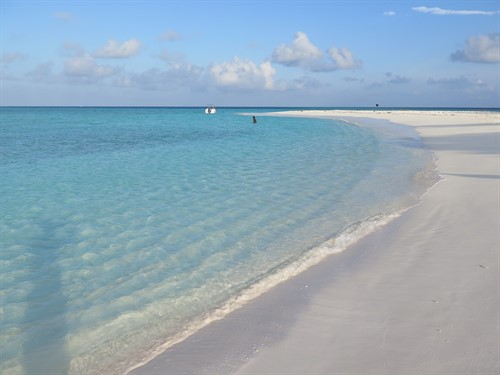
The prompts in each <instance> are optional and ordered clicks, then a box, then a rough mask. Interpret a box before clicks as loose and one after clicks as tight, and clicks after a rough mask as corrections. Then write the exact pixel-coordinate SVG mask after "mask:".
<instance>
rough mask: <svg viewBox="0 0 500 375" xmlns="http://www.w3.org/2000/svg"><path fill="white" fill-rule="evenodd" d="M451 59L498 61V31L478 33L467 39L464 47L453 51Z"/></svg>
mask: <svg viewBox="0 0 500 375" xmlns="http://www.w3.org/2000/svg"><path fill="white" fill-rule="evenodd" d="M450 58H451V59H452V60H453V61H463V62H476V63H498V62H500V33H493V34H489V35H479V36H474V37H470V38H469V39H467V44H466V46H465V48H464V49H462V50H458V51H456V52H455V53H453V54H452V55H451V56H450Z"/></svg>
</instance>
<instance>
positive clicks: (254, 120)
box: [252, 116, 257, 124]
mask: <svg viewBox="0 0 500 375" xmlns="http://www.w3.org/2000/svg"><path fill="white" fill-rule="evenodd" d="M252 121H253V123H254V124H256V123H257V119H256V118H255V116H253V120H252Z"/></svg>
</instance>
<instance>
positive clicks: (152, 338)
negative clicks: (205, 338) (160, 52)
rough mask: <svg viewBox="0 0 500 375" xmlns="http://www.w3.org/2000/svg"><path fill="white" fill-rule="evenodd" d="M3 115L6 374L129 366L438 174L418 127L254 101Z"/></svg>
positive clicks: (386, 211) (378, 216)
mask: <svg viewBox="0 0 500 375" xmlns="http://www.w3.org/2000/svg"><path fill="white" fill-rule="evenodd" d="M0 111H1V112H0V113H1V117H2V121H1V123H2V125H1V137H0V144H1V153H2V154H1V155H2V157H1V170H0V172H1V181H0V182H1V183H0V189H1V190H0V197H1V253H0V255H1V275H0V277H1V281H0V289H1V290H0V293H1V306H0V314H1V315H0V317H1V330H2V332H1V336H2V338H1V348H0V350H1V358H2V361H1V365H0V366H1V367H0V372H2V373H3V374H38V373H47V374H49V373H50V374H66V373H68V374H104V373H105V374H122V373H124V372H125V371H126V370H127V369H129V368H131V367H133V366H134V365H136V364H138V363H139V362H141V361H144V360H146V359H147V358H150V357H151V356H152V355H153V354H154V353H156V352H158V351H159V350H161V349H162V348H164V347H166V346H168V345H170V344H171V343H173V342H175V341H178V340H181V339H182V338H183V337H185V336H186V335H187V334H189V333H192V332H194V331H196V330H197V329H198V328H200V327H201V326H203V325H204V324H206V323H208V322H210V321H211V320H212V319H214V318H217V317H221V316H223V315H224V314H226V313H227V312H229V311H231V310H233V309H234V308H237V307H238V306H239V305H241V304H242V303H244V301H245V300H246V299H248V298H251V297H252V296H255V295H258V294H259V293H261V292H262V291H264V290H266V289H268V288H269V287H271V286H272V285H274V284H276V283H277V282H280V281H282V280H285V279H286V278H288V277H290V276H291V275H293V274H294V272H297V270H300V269H301V266H302V265H307V264H309V263H311V262H312V263H313V262H315V261H316V260H318V259H321V257H323V256H325V255H327V254H329V253H333V252H335V251H341V250H342V249H343V244H344V243H349V242H350V241H352V240H355V239H356V238H357V237H359V236H361V235H362V234H364V233H366V232H367V231H370V230H373V229H374V228H375V227H376V226H377V225H379V224H383V223H384V222H385V221H387V220H388V219H389V218H391V217H392V216H393V215H395V214H397V213H398V212H401V210H403V209H405V208H406V207H408V206H409V205H412V204H414V203H415V202H416V199H417V198H418V197H419V195H420V194H421V193H422V192H423V191H424V190H425V188H426V187H428V186H429V185H430V184H431V183H432V181H431V180H428V179H427V178H426V176H427V174H426V173H424V172H425V169H426V168H429V165H430V164H431V157H430V155H429V154H428V153H427V152H426V151H425V150H423V149H422V148H421V145H420V143H419V139H418V137H417V136H416V135H415V134H414V133H412V132H411V130H409V129H404V128H391V131H388V129H389V128H383V129H379V130H374V129H372V128H368V127H361V126H356V125H353V124H348V123H344V122H338V121H333V120H324V119H304V118H287V117H273V116H266V115H265V113H263V112H265V111H266V110H264V109H248V108H245V109H237V108H233V109H219V110H218V112H217V114H216V115H206V114H204V112H203V109H200V108H1V109H0ZM254 114H255V115H257V120H258V123H257V124H255V125H254V124H252V121H251V115H254Z"/></svg>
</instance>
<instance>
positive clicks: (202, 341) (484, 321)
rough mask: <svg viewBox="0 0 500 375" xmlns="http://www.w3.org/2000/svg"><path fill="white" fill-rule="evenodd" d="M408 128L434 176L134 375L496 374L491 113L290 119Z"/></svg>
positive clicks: (499, 347) (495, 142)
mask: <svg viewBox="0 0 500 375" xmlns="http://www.w3.org/2000/svg"><path fill="white" fill-rule="evenodd" d="M286 115H290V116H312V117H316V116H325V117H331V118H340V119H346V120H349V121H352V122H363V121H366V119H380V120H388V121H391V122H394V123H399V124H406V125H411V126H414V127H415V129H416V130H417V132H418V133H420V135H421V136H422V139H423V141H424V143H425V144H426V145H427V147H428V148H430V149H431V150H432V151H433V152H434V153H435V155H436V157H437V161H436V164H437V169H438V172H439V173H440V175H441V177H442V178H443V179H442V180H441V181H440V182H439V183H437V184H436V185H435V186H434V187H433V188H431V189H430V190H429V191H428V192H427V193H426V194H425V195H424V197H423V199H422V202H421V203H420V204H419V205H417V206H415V207H413V208H412V209H410V210H408V211H407V212H405V213H404V214H403V215H402V216H401V217H400V218H398V219H397V220H395V221H393V222H391V223H390V224H389V225H387V226H386V227H384V228H382V229H381V230H379V231H377V232H375V233H372V234H370V235H369V236H367V237H365V238H364V239H362V240H361V241H359V242H358V243H357V244H356V245H354V246H352V247H351V248H349V249H347V250H346V251H344V252H343V253H340V254H337V255H334V256H332V257H330V258H328V259H327V260H325V261H323V262H321V263H320V264H319V265H316V266H314V267H312V268H311V269H309V270H307V271H305V272H304V273H302V274H300V275H298V276H296V277H295V278H293V279H291V280H289V281H286V282H284V283H282V284H280V285H278V286H277V287H275V288H273V289H272V290H271V291H269V292H267V293H265V294H264V295H262V296H260V297H258V298H257V299H255V300H254V301H252V302H250V303H248V304H247V305H245V306H244V307H243V308H241V309H239V310H237V311H235V312H233V313H231V314H230V315H228V316H227V317H225V318H224V319H222V320H220V321H217V322H214V323H213V324H211V325H209V326H208V327H206V328H205V329H203V330H201V331H199V332H198V333H197V334H195V335H193V336H191V337H190V338H188V339H187V340H185V341H184V342H182V343H180V344H178V345H176V346H174V347H172V348H171V349H169V350H168V351H167V352H165V353H163V354H162V355H160V356H159V357H157V358H156V359H155V360H153V361H151V362H150V363H148V364H146V365H145V366H143V367H141V368H139V369H137V370H135V371H134V372H133V373H134V374H175V375H182V374H214V375H221V374H237V375H267V374H268V375H271V374H272V375H278V374H280V375H281V374H287V375H294V374H301V375H320V374H321V375H336V374H338V375H340V374H342V375H354V374H356V375H360V374H384V375H387V374H439V375H441V374H443V375H444V374H447V375H449V374H464V375H465V374H468V375H479V374H481V375H486V374H499V372H500V361H499V353H500V312H499V311H500V276H499V275H500V269H499V268H500V267H499V266H500V255H499V254H500V157H499V153H500V114H499V113H485V112H439V111H428V112H423V111H384V110H377V111H300V112H287V114H286Z"/></svg>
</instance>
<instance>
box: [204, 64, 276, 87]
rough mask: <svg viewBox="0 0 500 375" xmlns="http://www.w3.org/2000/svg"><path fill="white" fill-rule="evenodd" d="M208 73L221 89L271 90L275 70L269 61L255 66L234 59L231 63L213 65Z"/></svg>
mask: <svg viewBox="0 0 500 375" xmlns="http://www.w3.org/2000/svg"><path fill="white" fill-rule="evenodd" d="M210 73H211V75H212V77H213V78H214V79H215V82H216V84H217V85H218V86H221V87H234V88H240V89H261V88H264V89H268V90H271V89H273V88H274V79H273V77H274V74H275V73H276V70H275V69H274V68H273V66H272V65H271V63H270V62H269V61H266V62H263V63H262V64H260V65H257V64H255V63H254V62H253V61H250V60H244V59H240V58H239V57H234V58H233V60H232V61H225V62H222V63H220V64H215V65H213V66H212V67H211V68H210Z"/></svg>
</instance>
